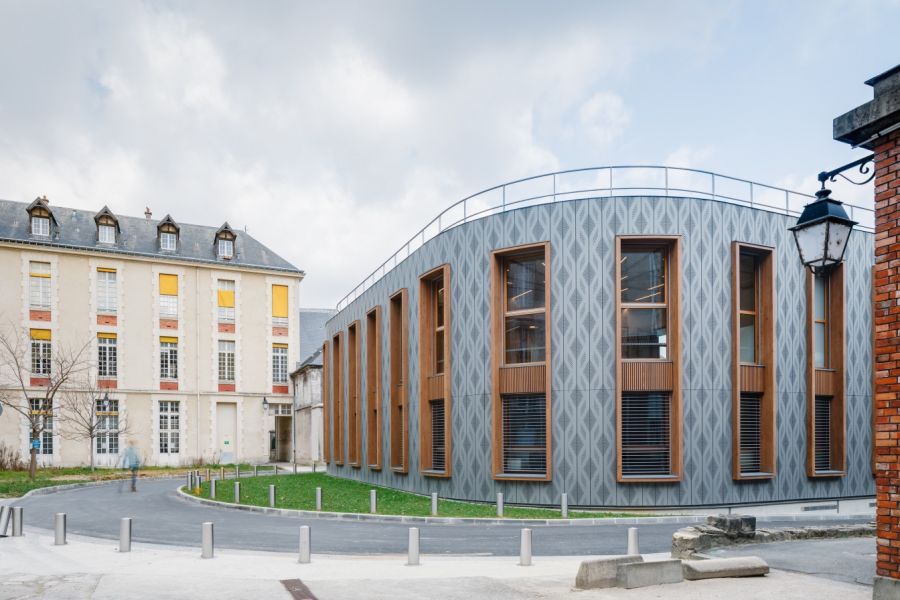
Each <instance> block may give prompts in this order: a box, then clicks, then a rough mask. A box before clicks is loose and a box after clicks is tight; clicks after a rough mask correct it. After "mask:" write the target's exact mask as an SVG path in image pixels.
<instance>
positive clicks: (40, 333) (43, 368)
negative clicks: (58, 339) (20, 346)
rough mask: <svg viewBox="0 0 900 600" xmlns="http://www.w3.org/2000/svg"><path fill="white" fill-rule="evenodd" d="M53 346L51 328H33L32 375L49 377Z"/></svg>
mask: <svg viewBox="0 0 900 600" xmlns="http://www.w3.org/2000/svg"><path fill="white" fill-rule="evenodd" d="M52 353H53V352H52V346H51V340H50V330H49V329H32V330H31V375H32V377H49V376H50V371H51V368H52V367H51V363H52Z"/></svg>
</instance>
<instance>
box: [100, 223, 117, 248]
mask: <svg viewBox="0 0 900 600" xmlns="http://www.w3.org/2000/svg"><path fill="white" fill-rule="evenodd" d="M97 241H99V242H100V243H101V244H115V243H116V226H115V225H98V226H97Z"/></svg>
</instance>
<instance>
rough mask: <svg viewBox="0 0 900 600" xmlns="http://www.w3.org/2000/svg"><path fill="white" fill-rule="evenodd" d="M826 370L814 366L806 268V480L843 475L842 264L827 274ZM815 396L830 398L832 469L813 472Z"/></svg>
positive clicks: (810, 279) (810, 278)
mask: <svg viewBox="0 0 900 600" xmlns="http://www.w3.org/2000/svg"><path fill="white" fill-rule="evenodd" d="M827 277H828V287H827V291H828V298H827V305H826V314H827V317H828V318H827V322H828V329H827V336H826V347H827V349H826V365H827V368H821V367H816V366H815V348H814V344H815V325H814V324H815V320H814V315H815V306H814V301H815V298H814V293H815V289H814V285H815V282H814V275H813V273H812V271H811V270H810V269H806V350H807V351H806V475H807V477H810V478H816V479H819V478H833V477H843V476H845V475H846V474H847V452H846V437H847V435H846V420H847V414H846V412H847V406H846V391H845V388H846V385H845V383H846V373H845V368H844V367H845V360H846V359H845V356H846V348H845V345H844V339H845V335H846V334H845V310H846V309H845V303H844V265H843V263H840V264H838V265H837V266H836V267H834V268H833V269H832V270H831V271H830V272H829V273H828V275H827ZM816 396H829V397H831V402H832V405H831V456H832V468H831V469H830V470H828V471H817V470H816V463H815V460H816V459H815V406H816Z"/></svg>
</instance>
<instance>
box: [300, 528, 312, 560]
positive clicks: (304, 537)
mask: <svg viewBox="0 0 900 600" xmlns="http://www.w3.org/2000/svg"><path fill="white" fill-rule="evenodd" d="M309 551H310V547H309V525H301V526H300V560H299V561H298V562H300V563H302V564H304V565H305V564H307V563H309Z"/></svg>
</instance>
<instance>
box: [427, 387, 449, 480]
mask: <svg viewBox="0 0 900 600" xmlns="http://www.w3.org/2000/svg"><path fill="white" fill-rule="evenodd" d="M429 404H430V405H431V470H432V471H446V470H447V452H446V450H447V447H446V445H445V442H446V438H445V436H444V418H445V415H444V401H443V400H432V401H431V402H430V403H429Z"/></svg>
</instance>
